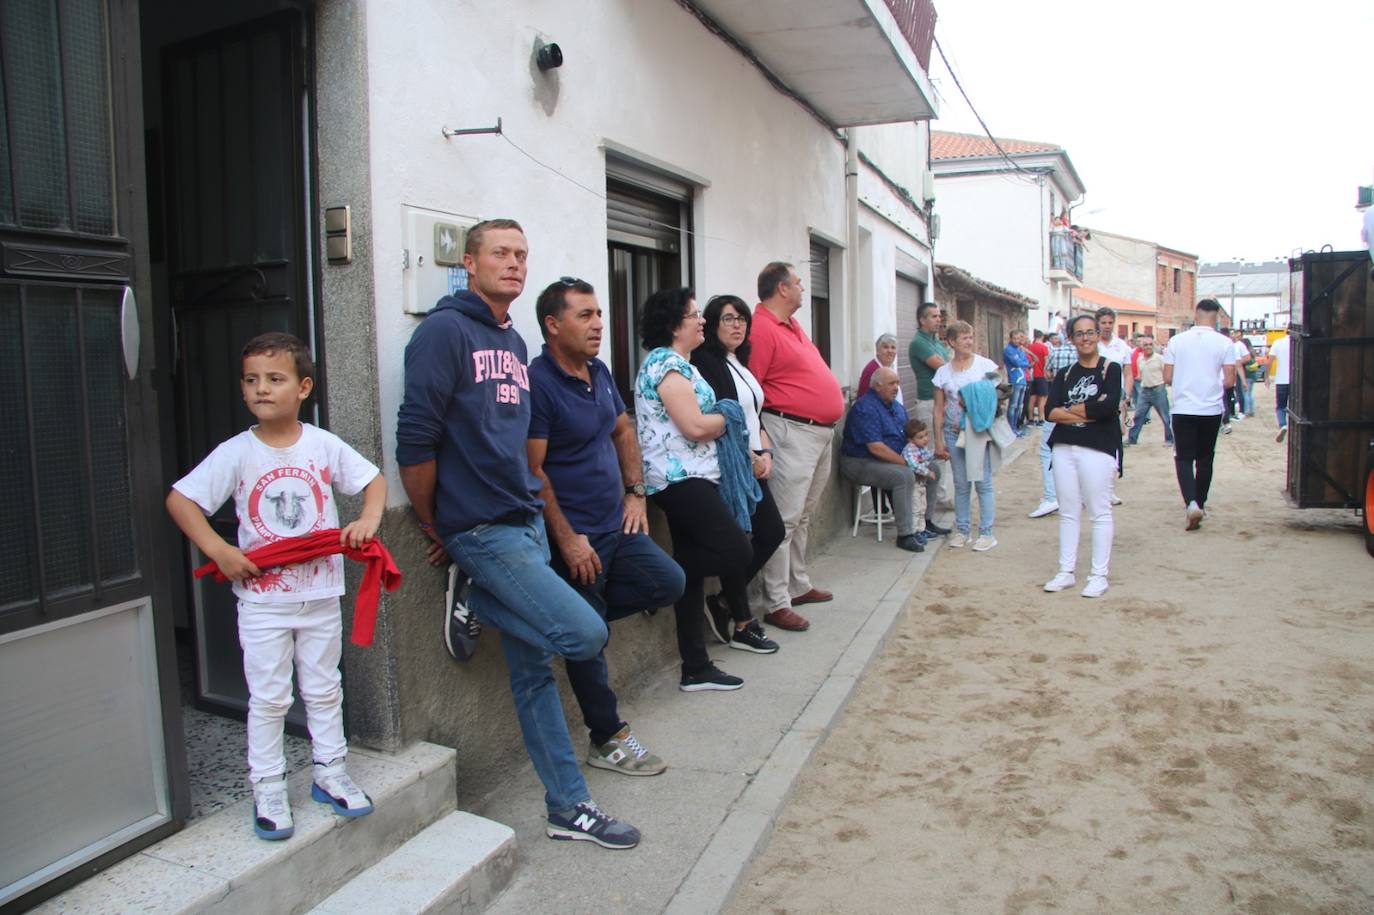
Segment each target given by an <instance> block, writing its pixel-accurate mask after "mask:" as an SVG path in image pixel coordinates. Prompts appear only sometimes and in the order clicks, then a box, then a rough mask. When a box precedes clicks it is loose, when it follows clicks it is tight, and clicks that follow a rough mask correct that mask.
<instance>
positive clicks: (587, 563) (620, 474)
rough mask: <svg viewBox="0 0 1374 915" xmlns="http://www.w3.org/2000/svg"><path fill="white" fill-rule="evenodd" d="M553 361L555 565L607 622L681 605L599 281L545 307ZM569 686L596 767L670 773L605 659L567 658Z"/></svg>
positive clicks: (536, 397)
mask: <svg viewBox="0 0 1374 915" xmlns="http://www.w3.org/2000/svg"><path fill="white" fill-rule="evenodd" d="M535 315H536V316H537V317H538V318H539V330H540V331H541V332H542V333H543V335H544V350H543V353H542V354H541V355H540V356H539V357H538V358H536V359H535V360H534V361H533V362H531V363H530V397H531V408H530V431H529V441H528V443H527V445H526V447H527V449H528V451H529V462H530V470H531V471H532V472H533V473H534V474H535V476H536V477H538V478H539V481H540V482H541V483H542V484H543V488H542V489H541V490H540V493H539V497H540V498H541V499H542V500H543V502H544V525H545V527H546V528H548V532H549V539H550V540H551V541H552V545H553V546H554V547H555V549H554V550H553V551H552V559H551V561H550V565H552V566H553V569H554V571H555V572H557V573H558V574H559V575H561V576H562V577H563V578H564V579H566V580H567V582H568V583H569V584H571V585H572V586H573V587H574V588H576V589H577V590H578V591H580V592H581V593H582V595H583V596H584V597H585V598H586V599H587V602H588V603H589V604H591V605H592V606H593V607H595V608H596V610H597V612H598V613H600V614H601V616H602V618H603V619H605V620H606V621H607V622H608V623H609V622H610V621H612V620H617V619H621V618H623V617H626V616H631V615H633V614H635V613H638V612H640V611H641V610H648V609H652V608H657V607H666V606H669V605H671V604H672V603H673V602H674V601H676V600H677V599H678V597H680V596H681V594H682V589H683V587H684V586H685V583H686V580H685V578H684V576H683V572H682V569H681V567H679V566H678V564H677V563H676V562H674V561H673V560H672V558H671V557H670V556H668V554H667V553H665V552H663V550H661V549H659V547H658V544H656V543H654V542H653V540H651V539H650V538H649V520H648V516H647V515H646V513H645V498H644V480H643V467H642V464H641V461H640V453H639V442H638V440H637V438H636V436H635V430H634V426H633V425H632V424H631V423H630V418H629V417H628V416H627V415H626V413H625V403H624V401H622V400H621V398H620V394H619V392H617V391H616V389H615V385H614V384H613V383H612V381H611V372H610V369H608V368H607V367H606V364H605V363H604V362H602V361H601V360H600V359H598V358H596V354H597V352H598V351H599V350H600V349H601V330H602V323H601V306H600V305H599V304H597V301H596V293H595V290H593V289H592V286H591V284H590V283H587V282H584V281H583V280H579V279H574V278H572V277H564V278H563V279H562V280H559V281H558V282H556V283H553V284H552V285H550V286H549V287H548V288H547V289H545V290H544V291H543V292H542V293H540V295H539V302H538V304H537V305H536V306H535ZM567 667H568V682H569V684H571V686H572V689H573V694H574V695H576V696H577V704H578V705H579V706H580V707H581V708H582V719H583V721H584V722H585V723H586V725H587V729H588V730H589V731H590V732H591V748H590V749H589V750H588V752H587V763H588V764H589V765H592V766H596V767H598V768H602V769H610V770H612V771H614V772H621V773H624V774H625V775H658V774H659V773H660V772H662V771H663V770H664V769H666V768H668V767H667V766H666V765H665V764H664V762H663V760H661V759H659V758H658V757H657V756H655V755H654V754H652V753H650V752H648V751H647V750H646V749H645V748H644V746H643V745H642V744H641V743H640V742H639V741H638V740H637V739H636V738H635V735H634V732H633V731H631V730H630V726H629V725H628V724H626V723H625V722H623V721H621V720H620V715H619V712H618V711H617V709H616V697H615V693H614V692H613V691H612V690H611V687H610V684H609V682H608V672H607V669H606V653H605V651H604V650H603V651H602V652H601V653H600V654H598V655H597V656H596V657H594V658H591V659H589V660H585V661H574V660H572V659H568V661H567Z"/></svg>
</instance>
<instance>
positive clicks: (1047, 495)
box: [1040, 411, 1059, 502]
mask: <svg viewBox="0 0 1374 915" xmlns="http://www.w3.org/2000/svg"><path fill="white" fill-rule="evenodd" d="M1047 412H1048V411H1047ZM1053 431H1054V423H1052V422H1050V421H1049V420H1045V421H1044V422H1043V423H1041V424H1040V479H1041V481H1042V484H1043V488H1044V492H1043V493H1042V494H1041V496H1040V501H1042V502H1058V501H1059V496H1058V494H1057V493H1056V492H1055V491H1054V473H1053V471H1052V470H1051V469H1050V465H1051V464H1052V463H1053V461H1054V455H1053V453H1051V451H1050V433H1051V432H1053Z"/></svg>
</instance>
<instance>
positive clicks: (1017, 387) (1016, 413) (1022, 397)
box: [1007, 384, 1026, 434]
mask: <svg viewBox="0 0 1374 915" xmlns="http://www.w3.org/2000/svg"><path fill="white" fill-rule="evenodd" d="M1025 407H1026V386H1025V385H1024V384H1014V385H1012V386H1011V400H1009V401H1008V402H1007V422H1009V423H1011V429H1012V431H1013V432H1016V433H1017V434H1020V432H1021V411H1022V410H1024V409H1025Z"/></svg>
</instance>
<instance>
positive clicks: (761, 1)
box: [678, 0, 936, 127]
mask: <svg viewBox="0 0 1374 915" xmlns="http://www.w3.org/2000/svg"><path fill="white" fill-rule="evenodd" d="M678 2H679V3H681V4H682V5H683V6H686V7H687V8H689V9H691V10H692V11H694V12H695V13H696V14H697V15H698V16H699V17H701V18H703V19H704V20H706V21H707V22H708V24H709V25H710V26H712V27H714V28H717V29H719V30H720V31H721V32H723V33H724V34H725V35H726V36H728V38H729V39H730V40H732V41H733V42H734V43H736V44H738V45H739V46H740V49H741V50H742V51H744V52H745V53H747V54H748V55H750V56H752V57H753V58H755V59H756V61H757V62H758V63H759V64H761V65H762V66H763V68H764V69H765V70H767V71H768V73H769V74H771V75H772V76H773V77H775V78H776V80H777V81H778V82H779V83H781V84H782V85H783V86H784V87H785V88H786V89H787V90H788V91H790V92H793V93H795V94H796V95H797V96H798V97H799V98H801V99H802V100H803V101H804V102H806V104H807V105H809V106H810V107H811V108H812V109H814V110H815V111H816V112H817V113H818V114H819V115H820V116H821V117H822V118H823V119H825V120H826V121H827V122H828V123H830V124H832V125H833V126H835V127H852V126H856V125H860V124H890V123H896V122H900V121H917V120H925V119H929V118H933V117H935V115H936V107H935V92H934V90H932V88H931V86H930V79H929V77H928V76H927V71H928V69H929V67H930V49H931V41H932V39H933V36H934V34H935V20H936V13H935V5H934V3H933V2H932V0H858V2H857V3H853V2H851V3H835V2H834V0H678ZM856 7H857V10H858V15H856V14H855V13H856Z"/></svg>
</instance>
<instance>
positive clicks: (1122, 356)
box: [1097, 306, 1134, 432]
mask: <svg viewBox="0 0 1374 915" xmlns="http://www.w3.org/2000/svg"><path fill="white" fill-rule="evenodd" d="M1097 352H1098V354H1099V355H1101V356H1102V358H1103V359H1106V360H1107V361H1108V362H1115V363H1116V364H1117V365H1119V366H1121V420H1122V431H1123V432H1124V431H1127V430H1128V429H1129V427H1128V426H1126V407H1127V405H1128V404H1129V403H1130V400H1131V391H1132V389H1133V387H1134V379H1133V378H1132V377H1131V345H1130V344H1129V343H1127V342H1126V341H1125V340H1123V339H1121V338H1120V337H1118V336H1117V335H1116V311H1115V310H1114V309H1111V308H1107V307H1105V306H1104V307H1102V308H1099V309H1098V310H1097Z"/></svg>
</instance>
